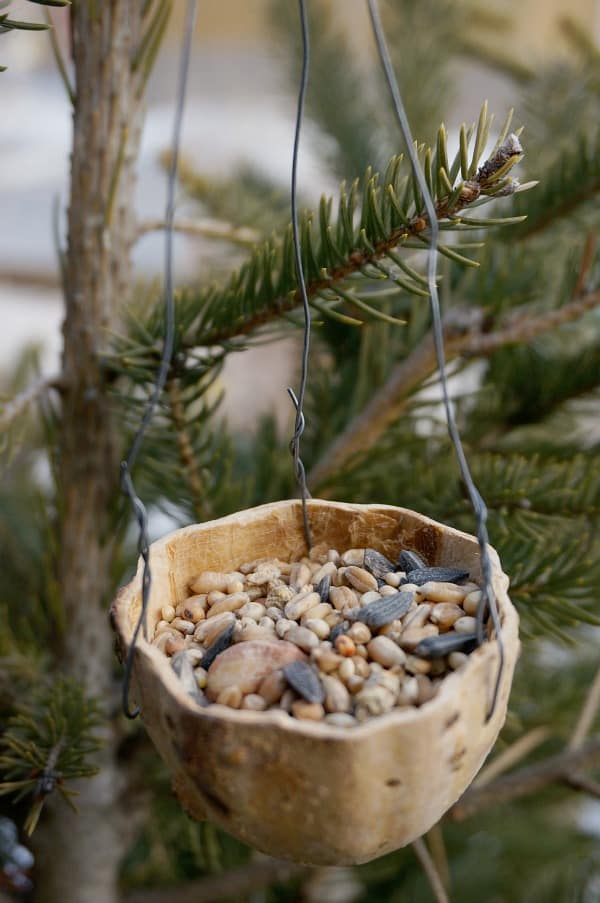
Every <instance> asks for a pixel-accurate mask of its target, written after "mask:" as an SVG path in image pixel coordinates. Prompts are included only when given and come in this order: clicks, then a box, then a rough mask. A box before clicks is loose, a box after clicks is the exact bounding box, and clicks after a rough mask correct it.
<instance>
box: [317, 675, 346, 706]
mask: <svg viewBox="0 0 600 903" xmlns="http://www.w3.org/2000/svg"><path fill="white" fill-rule="evenodd" d="M321 683H322V684H323V689H324V691H325V701H324V706H325V711H326V712H349V711H350V705H351V703H350V694H349V692H348V690H347V689H346V687H345V686H344V684H343V683H342V682H341V680H338V679H337V677H333V676H332V675H331V674H323V676H322V677H321Z"/></svg>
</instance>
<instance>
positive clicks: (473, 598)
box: [163, 589, 482, 617]
mask: <svg viewBox="0 0 600 903" xmlns="http://www.w3.org/2000/svg"><path fill="white" fill-rule="evenodd" d="M481 595H482V594H481V590H480V589H477V590H475V591H474V592H472V593H469V595H468V596H466V597H465V599H464V601H463V603H462V607H463V608H464V610H465V612H466V613H467V614H468V615H476V614H477V609H478V608H479V603H480V602H481ZM163 617H164V615H163Z"/></svg>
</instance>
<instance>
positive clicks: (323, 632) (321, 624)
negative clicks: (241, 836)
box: [304, 618, 330, 640]
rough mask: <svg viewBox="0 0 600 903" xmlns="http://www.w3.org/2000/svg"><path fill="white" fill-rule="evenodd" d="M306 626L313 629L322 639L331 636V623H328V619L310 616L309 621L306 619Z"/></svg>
mask: <svg viewBox="0 0 600 903" xmlns="http://www.w3.org/2000/svg"><path fill="white" fill-rule="evenodd" d="M304 626H305V627H306V628H307V629H308V630H312V632H313V633H314V634H316V635H317V636H318V638H319V639H320V640H326V639H327V637H328V636H329V633H330V627H329V624H328V623H327V621H323V620H322V619H321V618H309V619H308V621H305V623H304Z"/></svg>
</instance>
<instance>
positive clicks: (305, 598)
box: [284, 592, 321, 621]
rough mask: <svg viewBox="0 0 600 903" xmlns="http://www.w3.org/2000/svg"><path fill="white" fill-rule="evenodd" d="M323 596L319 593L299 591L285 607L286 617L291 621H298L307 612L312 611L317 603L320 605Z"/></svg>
mask: <svg viewBox="0 0 600 903" xmlns="http://www.w3.org/2000/svg"><path fill="white" fill-rule="evenodd" d="M320 601H321V598H320V596H319V594H318V593H315V592H308V593H299V594H298V595H297V596H294V598H293V599H292V601H291V602H288V603H287V605H286V606H285V608H284V612H285V616H286V618H289V619H290V620H291V621H297V620H298V619H299V618H301V617H302V615H303V614H305V612H307V611H310V609H311V608H314V607H315V605H319V603H320Z"/></svg>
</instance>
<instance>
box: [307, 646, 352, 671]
mask: <svg viewBox="0 0 600 903" xmlns="http://www.w3.org/2000/svg"><path fill="white" fill-rule="evenodd" d="M311 658H312V660H313V661H314V663H315V664H316V666H317V668H318V669H319V671H322V672H323V673H324V674H329V673H330V672H331V671H337V669H338V668H339V667H340V665H341V664H342V662H343V661H345V659H344V658H342V656H341V655H337V654H336V653H335V652H333V650H332V649H323V647H322V646H321V647H319V648H317V649H313V651H312V653H311Z"/></svg>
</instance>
